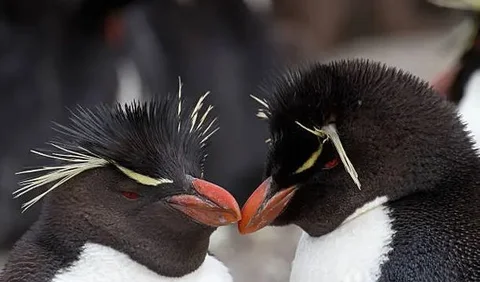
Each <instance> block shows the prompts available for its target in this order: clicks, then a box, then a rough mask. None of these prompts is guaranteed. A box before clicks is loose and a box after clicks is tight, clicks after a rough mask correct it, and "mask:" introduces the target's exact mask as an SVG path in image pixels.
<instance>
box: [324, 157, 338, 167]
mask: <svg viewBox="0 0 480 282" xmlns="http://www.w3.org/2000/svg"><path fill="white" fill-rule="evenodd" d="M337 165H338V158H335V159H333V160H331V161H329V162H328V163H326V164H325V166H324V167H323V168H324V169H332V168H334V167H336V166H337Z"/></svg>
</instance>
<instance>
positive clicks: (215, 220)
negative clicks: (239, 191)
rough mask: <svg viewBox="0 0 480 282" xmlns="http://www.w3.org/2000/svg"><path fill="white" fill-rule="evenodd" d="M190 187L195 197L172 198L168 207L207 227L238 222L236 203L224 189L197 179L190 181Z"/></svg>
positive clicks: (177, 196) (180, 196) (238, 211)
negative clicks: (194, 192)
mask: <svg viewBox="0 0 480 282" xmlns="http://www.w3.org/2000/svg"><path fill="white" fill-rule="evenodd" d="M192 187H193V189H194V190H195V191H196V192H197V195H187V194H182V195H175V196H172V197H171V198H170V199H169V201H168V202H169V203H170V205H171V206H172V207H174V208H176V209H177V210H179V211H181V212H183V213H184V214H186V215H187V216H189V217H191V218H192V219H193V220H195V221H197V222H199V223H202V224H205V225H208V226H214V227H218V226H222V225H228V224H231V223H235V222H237V221H239V220H240V218H241V214H240V208H239V207H238V203H237V201H236V200H235V198H233V196H232V195H231V194H230V193H228V192H227V191H226V190H225V189H223V188H221V187H220V186H217V185H215V184H213V183H210V182H208V181H205V180H202V179H198V178H194V179H193V180H192Z"/></svg>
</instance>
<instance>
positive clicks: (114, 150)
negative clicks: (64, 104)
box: [0, 88, 240, 282]
mask: <svg viewBox="0 0 480 282" xmlns="http://www.w3.org/2000/svg"><path fill="white" fill-rule="evenodd" d="M180 89H181V88H180ZM207 94H208V93H207ZM207 94H206V95H207ZM206 95H204V96H202V97H201V98H200V100H199V101H198V103H197V104H196V105H192V106H191V107H187V106H185V105H182V104H185V103H182V100H181V90H179V93H178V96H179V97H178V99H177V98H175V96H176V94H175V95H173V96H170V95H166V96H162V97H158V99H154V100H153V101H152V102H144V103H139V102H134V103H132V104H130V105H125V106H121V105H116V106H114V107H108V106H99V107H97V108H92V109H86V108H81V107H79V108H78V109H77V110H76V111H75V112H74V113H73V116H72V118H71V123H72V124H71V126H70V127H66V126H62V125H59V126H57V129H58V130H59V131H61V133H62V134H63V136H64V137H63V139H61V140H57V141H55V142H54V143H51V145H52V146H53V150H52V151H49V152H39V151H33V152H34V153H36V154H38V155H41V156H44V157H48V158H53V159H56V160H58V161H59V162H60V163H59V164H58V165H57V166H54V167H44V168H40V169H35V170H30V171H26V172H25V173H40V175H39V176H37V177H35V178H32V179H27V180H26V181H24V182H23V183H22V184H23V187H22V188H21V189H19V190H18V191H17V192H16V196H21V195H22V194H25V193H27V192H30V191H37V190H38V189H39V188H40V187H42V186H47V188H48V190H46V191H45V192H43V193H41V194H40V195H39V196H37V197H35V198H33V199H32V200H30V201H28V202H27V203H25V205H24V208H25V209H28V208H29V207H30V206H32V205H33V204H35V203H37V202H38V201H39V200H41V199H44V205H43V208H42V212H41V215H40V218H39V220H38V221H37V222H36V223H35V224H34V225H33V227H32V229H31V230H30V231H29V232H27V233H26V234H25V235H24V236H23V237H22V238H21V239H20V241H18V242H17V244H16V245H15V247H14V249H13V251H12V252H11V254H10V258H9V261H8V262H7V265H6V268H5V270H4V272H3V273H2V274H1V275H0V281H2V282H7V281H8V282H13V281H25V282H37V281H38V282H46V281H53V282H63V281H65V282H67V281H68V282H75V281H78V282H79V281H89V282H104V281H115V282H127V281H128V282H132V281H142V282H149V281H151V282H154V281H159V282H160V281H192V282H193V281H195V282H196V281H203V282H217V281H221V282H225V281H227V282H228V281H232V278H231V276H230V274H229V273H228V269H227V268H226V267H225V266H224V265H223V264H222V263H221V262H219V261H218V260H216V259H215V258H214V257H213V256H211V255H209V254H207V251H208V244H209V237H210V235H211V234H212V232H213V231H214V230H215V229H216V227H218V226H222V225H227V224H229V223H234V222H237V221H238V220H239V218H240V209H239V207H238V204H237V203H236V201H235V199H234V198H233V197H232V196H231V195H230V194H229V193H228V192H227V191H226V190H224V189H222V188H220V187H219V186H216V185H214V184H212V183H209V182H207V181H205V180H203V179H202V174H203V172H202V170H203V164H204V162H205V158H206V156H207V155H206V152H205V150H206V145H207V142H208V139H209V137H210V136H211V135H212V134H214V133H215V132H216V131H217V128H215V122H216V118H211V115H210V114H209V113H210V111H211V110H212V107H211V106H208V107H207V106H205V105H204V99H205V97H206Z"/></svg>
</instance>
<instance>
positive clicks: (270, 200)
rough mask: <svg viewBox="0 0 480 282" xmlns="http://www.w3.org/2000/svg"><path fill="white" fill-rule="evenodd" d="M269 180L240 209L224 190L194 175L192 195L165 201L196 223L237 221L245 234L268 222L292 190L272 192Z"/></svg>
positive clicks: (212, 224)
mask: <svg viewBox="0 0 480 282" xmlns="http://www.w3.org/2000/svg"><path fill="white" fill-rule="evenodd" d="M271 182H272V181H271V177H269V178H267V179H266V180H265V181H264V182H263V183H262V184H260V186H259V187H258V188H257V189H256V190H255V191H254V192H253V194H252V195H251V196H250V198H249V199H248V200H247V202H246V203H245V205H244V206H243V208H242V210H240V208H239V206H238V203H237V201H236V200H235V198H234V197H233V196H232V195H231V194H230V193H229V192H228V191H227V190H225V189H223V188H221V187H220V186H218V185H216V184H213V183H211V182H208V181H205V180H202V179H198V178H194V179H193V180H192V187H193V189H194V190H195V193H196V195H187V194H182V195H176V196H173V197H171V198H170V199H169V203H170V204H171V205H172V206H173V207H174V208H176V209H178V210H179V211H181V212H183V213H184V214H186V215H187V216H189V217H190V218H192V219H194V220H195V221H197V222H199V223H203V224H205V225H208V226H214V227H218V226H223V225H228V224H232V223H238V230H239V231H240V233H242V234H248V233H252V232H255V231H257V230H259V229H261V228H263V227H265V226H266V225H268V224H269V223H271V222H272V221H273V220H274V219H275V218H276V217H277V216H278V215H279V214H280V213H281V212H282V211H283V209H284V208H285V207H286V206H287V204H288V202H289V201H290V200H291V198H292V197H293V195H294V193H295V191H296V189H295V187H294V186H292V187H289V188H287V189H282V190H281V191H280V192H277V193H275V194H272V193H271V189H270V185H271Z"/></svg>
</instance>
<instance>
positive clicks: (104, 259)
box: [52, 243, 231, 282]
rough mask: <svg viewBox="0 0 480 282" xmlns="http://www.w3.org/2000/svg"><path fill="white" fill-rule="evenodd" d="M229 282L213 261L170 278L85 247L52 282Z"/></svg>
mask: <svg viewBox="0 0 480 282" xmlns="http://www.w3.org/2000/svg"><path fill="white" fill-rule="evenodd" d="M67 281H68V282H81V281H91V282H107V281H116V282H129V281H142V282H173V281H177V282H194V281H196V282H207V281H208V282H229V281H231V276H230V274H229V272H228V269H227V268H226V267H225V266H224V265H223V264H222V263H221V262H220V261H218V260H216V259H215V258H214V257H211V256H209V255H205V259H204V261H203V262H202V265H200V267H198V268H197V269H195V270H194V271H192V272H190V273H188V274H185V275H182V276H178V277H171V276H165V275H161V274H158V273H156V272H154V271H152V270H151V269H149V268H147V267H145V266H144V265H141V264H139V263H138V262H136V261H134V260H132V259H131V258H130V257H129V256H128V255H126V254H124V253H122V252H119V251H117V250H115V249H113V248H110V247H107V246H104V245H100V244H95V243H86V244H85V246H84V247H83V249H82V252H81V253H80V256H79V259H78V260H77V261H75V262H74V263H72V264H71V265H70V266H69V267H68V268H65V269H63V270H62V271H59V272H57V274H56V276H55V277H54V279H53V280H52V282H67Z"/></svg>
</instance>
